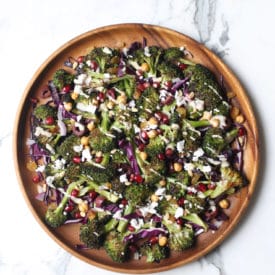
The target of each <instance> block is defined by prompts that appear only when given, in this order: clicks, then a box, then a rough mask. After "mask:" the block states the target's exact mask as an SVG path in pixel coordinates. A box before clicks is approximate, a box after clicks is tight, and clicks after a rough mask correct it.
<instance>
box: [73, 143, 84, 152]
mask: <svg viewBox="0 0 275 275" xmlns="http://www.w3.org/2000/svg"><path fill="white" fill-rule="evenodd" d="M73 150H74V151H75V152H76V153H80V152H81V151H82V150H83V145H82V144H80V145H75V146H74V147H73Z"/></svg>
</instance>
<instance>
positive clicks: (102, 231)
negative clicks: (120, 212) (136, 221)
mask: <svg viewBox="0 0 275 275" xmlns="http://www.w3.org/2000/svg"><path fill="white" fill-rule="evenodd" d="M108 220H109V221H108ZM117 223H118V221H117V220H115V219H109V217H108V216H107V217H104V218H101V219H99V218H95V219H92V220H88V222H87V223H86V224H83V225H81V226H80V234H79V239H80V241H81V242H83V243H84V244H85V245H86V246H87V247H88V248H97V249H98V248H100V247H101V246H102V245H103V243H104V239H105V236H106V234H107V233H108V232H110V231H111V230H113V229H114V228H115V227H116V225H117Z"/></svg>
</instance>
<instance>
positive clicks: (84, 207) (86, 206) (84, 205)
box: [78, 201, 89, 213]
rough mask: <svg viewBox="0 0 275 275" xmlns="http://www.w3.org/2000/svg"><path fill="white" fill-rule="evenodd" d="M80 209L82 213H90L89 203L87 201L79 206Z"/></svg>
mask: <svg viewBox="0 0 275 275" xmlns="http://www.w3.org/2000/svg"><path fill="white" fill-rule="evenodd" d="M78 209H79V211H80V212H84V213H86V212H87V211H88V209H89V207H88V203H87V202H86V201H84V202H82V203H80V204H79V205H78Z"/></svg>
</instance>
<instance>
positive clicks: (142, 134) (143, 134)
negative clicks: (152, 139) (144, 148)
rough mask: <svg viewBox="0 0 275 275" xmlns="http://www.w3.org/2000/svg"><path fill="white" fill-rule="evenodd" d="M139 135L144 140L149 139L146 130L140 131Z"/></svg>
mask: <svg viewBox="0 0 275 275" xmlns="http://www.w3.org/2000/svg"><path fill="white" fill-rule="evenodd" d="M140 136H141V138H142V139H144V140H148V139H149V137H148V134H147V132H146V131H141V133H140Z"/></svg>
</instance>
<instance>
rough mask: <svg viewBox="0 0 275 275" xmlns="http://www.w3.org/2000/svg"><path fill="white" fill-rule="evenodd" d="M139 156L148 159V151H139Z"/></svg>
mask: <svg viewBox="0 0 275 275" xmlns="http://www.w3.org/2000/svg"><path fill="white" fill-rule="evenodd" d="M139 156H140V158H141V159H142V160H146V159H147V157H148V155H147V153H146V152H140V153H139Z"/></svg>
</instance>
